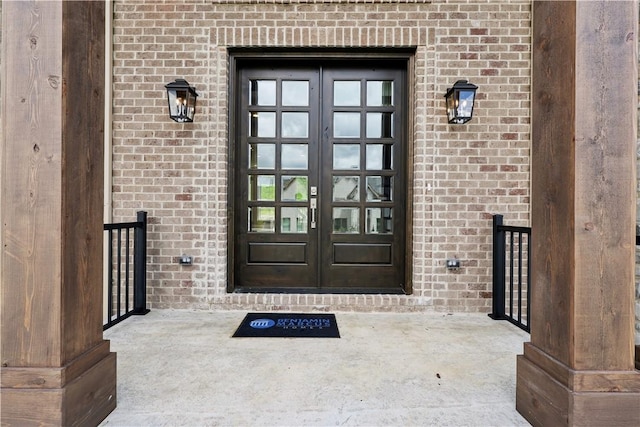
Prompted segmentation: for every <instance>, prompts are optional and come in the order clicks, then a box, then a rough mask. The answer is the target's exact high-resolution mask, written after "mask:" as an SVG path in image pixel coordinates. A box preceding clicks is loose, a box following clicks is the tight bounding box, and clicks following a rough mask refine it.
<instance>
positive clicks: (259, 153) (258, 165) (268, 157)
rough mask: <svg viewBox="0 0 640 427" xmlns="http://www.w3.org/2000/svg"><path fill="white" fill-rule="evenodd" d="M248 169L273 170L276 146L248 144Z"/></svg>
mask: <svg viewBox="0 0 640 427" xmlns="http://www.w3.org/2000/svg"><path fill="white" fill-rule="evenodd" d="M249 167H250V168H252V169H275V168H276V146H275V145H274V144H249Z"/></svg>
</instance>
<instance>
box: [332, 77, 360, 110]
mask: <svg viewBox="0 0 640 427" xmlns="http://www.w3.org/2000/svg"><path fill="white" fill-rule="evenodd" d="M333 105H334V106H336V107H343V106H354V107H355V106H359V105H360V82H358V81H355V82H354V81H351V82H349V81H337V80H336V81H334V82H333Z"/></svg>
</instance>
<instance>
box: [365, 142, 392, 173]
mask: <svg viewBox="0 0 640 427" xmlns="http://www.w3.org/2000/svg"><path fill="white" fill-rule="evenodd" d="M392 148H393V147H392V146H391V145H389V144H386V145H383V144H367V170H391V169H393V166H392V165H393V158H392V154H393V150H392Z"/></svg>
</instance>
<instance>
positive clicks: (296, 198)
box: [281, 175, 309, 202]
mask: <svg viewBox="0 0 640 427" xmlns="http://www.w3.org/2000/svg"><path fill="white" fill-rule="evenodd" d="M308 189H309V185H308V179H307V177H306V176H288V175H284V176H283V177H282V195H281V198H282V201H283V202H292V201H293V202H306V201H307V200H308V193H309V191H308Z"/></svg>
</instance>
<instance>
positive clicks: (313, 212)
mask: <svg viewBox="0 0 640 427" xmlns="http://www.w3.org/2000/svg"><path fill="white" fill-rule="evenodd" d="M309 208H310V209H311V228H316V211H317V210H318V199H317V198H315V197H312V198H311V199H310V201H309Z"/></svg>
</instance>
